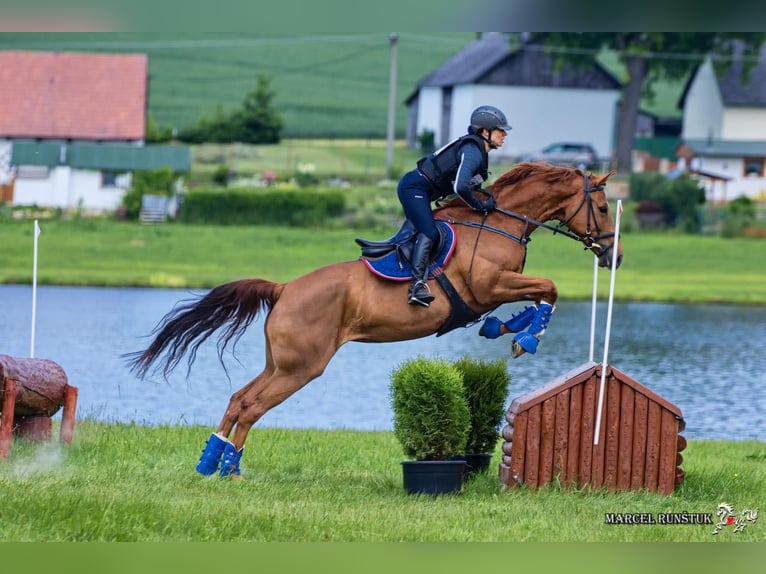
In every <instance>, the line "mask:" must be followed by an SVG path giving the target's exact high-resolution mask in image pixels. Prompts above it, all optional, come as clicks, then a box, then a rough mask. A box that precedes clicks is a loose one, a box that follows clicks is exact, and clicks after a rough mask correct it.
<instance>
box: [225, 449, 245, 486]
mask: <svg viewBox="0 0 766 574" xmlns="http://www.w3.org/2000/svg"><path fill="white" fill-rule="evenodd" d="M244 450H245V447H242V448H241V449H239V450H237V449H236V448H234V444H233V443H227V444H226V447H225V448H224V449H223V459H222V460H221V478H226V477H228V476H239V459H241V458H242V451H244Z"/></svg>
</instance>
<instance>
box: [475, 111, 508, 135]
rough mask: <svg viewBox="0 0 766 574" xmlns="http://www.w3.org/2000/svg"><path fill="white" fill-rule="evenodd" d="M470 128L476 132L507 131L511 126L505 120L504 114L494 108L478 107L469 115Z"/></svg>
mask: <svg viewBox="0 0 766 574" xmlns="http://www.w3.org/2000/svg"><path fill="white" fill-rule="evenodd" d="M471 126H472V127H473V128H475V129H476V130H477V131H478V130H481V129H487V130H489V131H492V130H504V131H506V132H507V131H509V130H510V129H511V126H509V125H508V120H507V119H505V114H504V113H503V112H502V111H500V110H499V109H497V108H496V107H494V106H479V107H478V108H476V109H475V110H474V111H473V113H472V114H471Z"/></svg>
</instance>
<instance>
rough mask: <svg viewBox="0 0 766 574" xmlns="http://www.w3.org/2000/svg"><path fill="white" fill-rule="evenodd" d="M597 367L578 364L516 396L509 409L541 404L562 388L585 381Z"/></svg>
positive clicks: (527, 408) (516, 410) (519, 410)
mask: <svg viewBox="0 0 766 574" xmlns="http://www.w3.org/2000/svg"><path fill="white" fill-rule="evenodd" d="M597 368H600V365H597V364H596V363H592V362H589V363H585V364H583V365H580V366H579V367H576V368H574V369H572V370H571V371H569V372H567V373H564V374H563V375H561V376H559V377H556V378H555V379H553V380H551V381H549V382H547V383H545V384H544V385H542V386H540V387H537V388H536V389H533V390H531V391H529V392H528V393H526V394H524V395H521V396H519V397H516V398H515V399H513V401H512V402H511V406H510V409H511V410H513V411H515V412H517V413H520V412H524V411H527V410H529V409H530V408H531V407H532V405H536V404H541V403H542V402H543V401H545V400H547V399H549V398H550V397H552V396H555V395H557V394H559V393H560V392H561V391H562V390H564V389H568V388H571V387H573V386H575V385H579V384H581V383H582V382H584V381H587V380H588V379H589V378H590V377H591V376H593V372H594V370H596V369H597Z"/></svg>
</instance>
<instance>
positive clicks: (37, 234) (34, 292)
mask: <svg viewBox="0 0 766 574" xmlns="http://www.w3.org/2000/svg"><path fill="white" fill-rule="evenodd" d="M34 236H35V239H34V250H33V256H32V337H31V341H30V344H29V356H30V357H34V356H35V323H36V315H37V238H38V237H40V226H39V225H38V223H37V220H36V219H35V232H34Z"/></svg>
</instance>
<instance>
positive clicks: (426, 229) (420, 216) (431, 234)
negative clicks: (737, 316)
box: [397, 171, 439, 307]
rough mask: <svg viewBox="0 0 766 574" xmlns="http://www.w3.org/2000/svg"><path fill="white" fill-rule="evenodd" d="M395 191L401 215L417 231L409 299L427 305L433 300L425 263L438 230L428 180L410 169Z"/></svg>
mask: <svg viewBox="0 0 766 574" xmlns="http://www.w3.org/2000/svg"><path fill="white" fill-rule="evenodd" d="M397 194H398V196H399V201H401V203H402V208H403V209H404V215H405V216H406V217H407V219H409V220H410V221H411V222H412V224H413V225H414V226H415V228H416V229H417V230H418V232H419V234H418V237H417V239H416V241H415V247H414V248H413V250H412V261H411V263H412V285H411V287H410V292H409V296H408V301H409V303H410V304H414V305H423V306H424V307H428V306H429V305H430V303H431V301H433V299H434V296H433V295H432V294H431V290H430V289H429V287H428V264H429V263H430V262H431V248H432V247H433V246H434V245H435V244H436V243H437V242H438V239H439V230H438V229H437V228H436V223H434V216H433V213H432V212H431V199H430V197H429V189H428V182H426V181H425V180H424V179H423V178H422V176H421V175H420V174H418V172H417V171H414V172H409V173H407V174H405V176H404V177H403V178H402V180H401V181H400V182H399V186H398V188H397Z"/></svg>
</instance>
